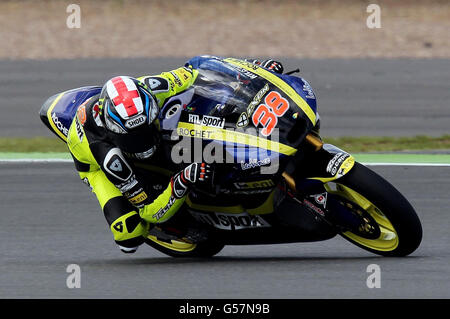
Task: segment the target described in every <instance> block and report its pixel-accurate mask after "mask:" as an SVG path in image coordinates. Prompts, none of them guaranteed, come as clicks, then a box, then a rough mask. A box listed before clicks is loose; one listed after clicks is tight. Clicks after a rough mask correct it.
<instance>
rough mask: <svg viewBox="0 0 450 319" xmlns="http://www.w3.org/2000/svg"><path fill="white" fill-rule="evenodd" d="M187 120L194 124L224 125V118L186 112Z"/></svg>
mask: <svg viewBox="0 0 450 319" xmlns="http://www.w3.org/2000/svg"><path fill="white" fill-rule="evenodd" d="M188 122H189V123H192V124H196V125H202V126H209V127H218V128H223V127H224V126H225V119H224V118H222V117H216V116H210V115H200V114H193V113H189V114H188Z"/></svg>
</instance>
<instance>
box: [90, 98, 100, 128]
mask: <svg viewBox="0 0 450 319" xmlns="http://www.w3.org/2000/svg"><path fill="white" fill-rule="evenodd" d="M99 115H100V106H99V104H98V103H95V104H94V106H93V107H92V117H93V118H94V121H95V124H97V126H100V127H103V123H102V120H101V119H100V116H99Z"/></svg>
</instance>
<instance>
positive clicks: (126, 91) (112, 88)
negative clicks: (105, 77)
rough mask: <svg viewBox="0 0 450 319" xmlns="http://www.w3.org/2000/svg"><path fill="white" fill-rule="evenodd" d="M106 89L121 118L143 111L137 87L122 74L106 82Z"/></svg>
mask: <svg viewBox="0 0 450 319" xmlns="http://www.w3.org/2000/svg"><path fill="white" fill-rule="evenodd" d="M106 91H107V92H108V95H109V97H110V98H111V100H112V101H113V102H114V105H116V110H117V112H118V113H119V115H120V117H121V118H123V119H128V118H130V117H132V116H135V115H137V114H141V113H142V112H143V110H144V105H143V104H142V100H141V98H140V96H139V91H138V88H137V86H136V84H135V83H134V82H133V81H132V80H131V79H129V78H127V77H123V76H117V77H115V78H112V79H111V80H109V81H108V82H107V83H106Z"/></svg>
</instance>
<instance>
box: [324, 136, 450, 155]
mask: <svg viewBox="0 0 450 319" xmlns="http://www.w3.org/2000/svg"><path fill="white" fill-rule="evenodd" d="M323 140H324V142H325V143H330V144H334V145H336V146H338V147H339V148H342V149H343V150H345V151H347V152H350V153H354V152H360V153H364V152H395V151H420V150H450V135H443V136H440V137H430V136H424V135H418V136H414V137H337V138H332V137H324V138H323Z"/></svg>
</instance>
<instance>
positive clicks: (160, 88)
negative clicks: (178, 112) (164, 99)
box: [144, 76, 169, 94]
mask: <svg viewBox="0 0 450 319" xmlns="http://www.w3.org/2000/svg"><path fill="white" fill-rule="evenodd" d="M144 83H145V84H146V85H147V86H148V87H149V88H150V90H151V91H152V93H155V94H156V93H160V92H167V91H169V81H167V79H165V78H162V77H159V76H152V77H148V78H145V79H144Z"/></svg>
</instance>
